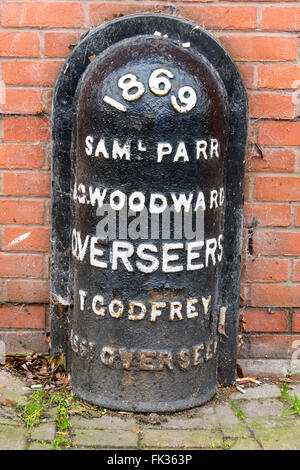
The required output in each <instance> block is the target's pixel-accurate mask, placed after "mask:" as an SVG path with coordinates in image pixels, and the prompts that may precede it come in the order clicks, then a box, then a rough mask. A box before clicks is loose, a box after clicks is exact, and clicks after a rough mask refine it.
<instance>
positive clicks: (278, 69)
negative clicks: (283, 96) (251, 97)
mask: <svg viewBox="0 0 300 470" xmlns="http://www.w3.org/2000/svg"><path fill="white" fill-rule="evenodd" d="M299 80H300V65H278V64H272V65H258V67H257V86H258V87H259V88H269V89H282V88H283V89H285V88H286V89H290V88H292V89H298V88H299Z"/></svg>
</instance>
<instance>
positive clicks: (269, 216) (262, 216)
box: [244, 203, 291, 227]
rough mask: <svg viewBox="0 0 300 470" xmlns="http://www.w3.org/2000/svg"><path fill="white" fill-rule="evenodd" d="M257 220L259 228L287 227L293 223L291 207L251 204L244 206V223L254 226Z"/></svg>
mask: <svg viewBox="0 0 300 470" xmlns="http://www.w3.org/2000/svg"><path fill="white" fill-rule="evenodd" d="M254 219H255V221H256V223H257V222H258V224H259V226H266V227H268V226H274V227H276V226H277V227H287V226H288V225H290V222H291V206H290V205H283V204H280V205H279V204H261V203H260V204H249V203H245V206H244V223H245V225H247V226H251V225H252V224H253V220H254Z"/></svg>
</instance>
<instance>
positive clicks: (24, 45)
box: [0, 30, 40, 57]
mask: <svg viewBox="0 0 300 470" xmlns="http://www.w3.org/2000/svg"><path fill="white" fill-rule="evenodd" d="M0 51H1V56H2V57H39V55H40V40H39V36H38V34H37V33H33V32H27V31H22V32H20V31H4V30H2V31H0Z"/></svg>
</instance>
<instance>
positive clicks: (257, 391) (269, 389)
mask: <svg viewBox="0 0 300 470" xmlns="http://www.w3.org/2000/svg"><path fill="white" fill-rule="evenodd" d="M280 394H281V391H280V388H279V387H278V386H277V385H273V384H263V385H260V386H258V387H253V388H247V389H246V393H240V392H234V393H233V394H232V395H231V397H230V398H231V399H232V400H249V399H250V398H251V399H252V398H279V397H280Z"/></svg>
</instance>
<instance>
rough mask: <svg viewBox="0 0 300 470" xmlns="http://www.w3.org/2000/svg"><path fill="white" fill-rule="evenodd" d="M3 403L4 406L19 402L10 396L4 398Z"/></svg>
mask: <svg viewBox="0 0 300 470" xmlns="http://www.w3.org/2000/svg"><path fill="white" fill-rule="evenodd" d="M2 404H3V405H4V406H8V405H16V404H17V402H15V401H13V400H9V399H8V398H4V400H3V402H2Z"/></svg>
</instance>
